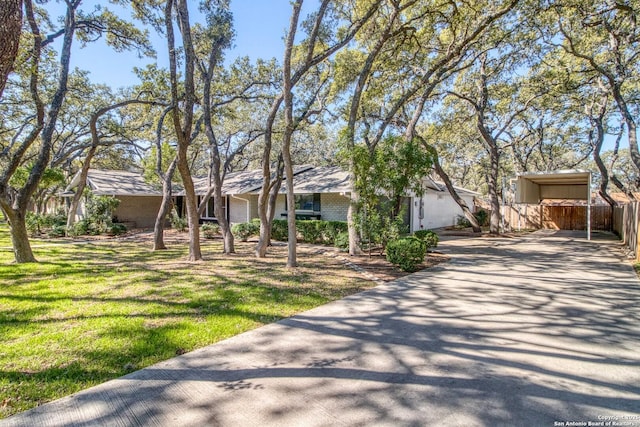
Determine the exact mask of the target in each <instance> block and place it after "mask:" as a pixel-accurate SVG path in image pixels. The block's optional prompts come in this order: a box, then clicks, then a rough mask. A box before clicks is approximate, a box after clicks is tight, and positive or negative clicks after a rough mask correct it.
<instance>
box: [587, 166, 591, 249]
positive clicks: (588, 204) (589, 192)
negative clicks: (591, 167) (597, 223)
mask: <svg viewBox="0 0 640 427" xmlns="http://www.w3.org/2000/svg"><path fill="white" fill-rule="evenodd" d="M587 240H591V172H589V182H588V183H587Z"/></svg>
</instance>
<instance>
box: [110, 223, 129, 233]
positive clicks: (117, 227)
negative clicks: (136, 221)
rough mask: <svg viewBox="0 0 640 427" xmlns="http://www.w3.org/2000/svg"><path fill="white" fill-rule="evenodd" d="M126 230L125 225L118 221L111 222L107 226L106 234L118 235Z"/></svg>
mask: <svg viewBox="0 0 640 427" xmlns="http://www.w3.org/2000/svg"><path fill="white" fill-rule="evenodd" d="M126 232H127V226H126V225H124V224H122V223H119V222H115V223H113V224H110V225H109V226H108V227H107V234H110V235H112V236H119V235H121V234H124V233H126Z"/></svg>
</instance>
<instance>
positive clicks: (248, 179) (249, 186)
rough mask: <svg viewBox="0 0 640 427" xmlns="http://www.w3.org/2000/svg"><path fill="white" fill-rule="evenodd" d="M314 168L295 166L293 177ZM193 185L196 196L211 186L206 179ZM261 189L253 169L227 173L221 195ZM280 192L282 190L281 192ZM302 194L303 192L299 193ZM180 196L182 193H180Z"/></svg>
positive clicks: (199, 179) (260, 178)
mask: <svg viewBox="0 0 640 427" xmlns="http://www.w3.org/2000/svg"><path fill="white" fill-rule="evenodd" d="M313 169H320V168H314V167H313V166H310V165H301V166H297V167H296V168H295V169H294V171H293V176H294V177H297V176H299V175H300V174H304V173H306V172H307V171H310V170H313ZM193 183H194V186H195V189H196V194H206V193H207V191H208V190H209V187H210V186H211V184H210V182H209V178H208V177H201V178H194V179H193ZM261 188H262V170H261V169H255V170H250V171H242V172H231V173H228V174H227V176H225V178H224V183H223V184H222V194H253V193H258V192H259V191H260V189H261ZM281 191H282V190H281ZM300 192H304V191H300ZM180 194H182V193H180Z"/></svg>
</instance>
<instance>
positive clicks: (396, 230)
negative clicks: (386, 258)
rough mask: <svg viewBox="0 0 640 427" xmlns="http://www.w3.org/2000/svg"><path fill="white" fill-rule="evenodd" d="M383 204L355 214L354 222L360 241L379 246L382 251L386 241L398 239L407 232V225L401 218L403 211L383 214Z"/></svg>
mask: <svg viewBox="0 0 640 427" xmlns="http://www.w3.org/2000/svg"><path fill="white" fill-rule="evenodd" d="M385 211H386V212H388V210H385V208H384V206H383V207H381V208H376V209H374V210H372V211H370V212H367V211H361V212H360V213H359V214H358V215H357V216H356V222H357V223H358V224H359V226H360V230H361V234H362V241H363V243H364V244H368V245H369V247H370V248H371V247H373V246H379V247H380V248H381V250H382V251H384V249H385V248H386V246H387V244H388V242H390V241H391V240H396V239H399V238H400V237H401V236H403V235H405V234H406V233H407V232H408V227H407V225H406V224H405V223H404V220H403V216H404V215H403V212H401V213H400V215H398V216H396V217H390V216H389V214H388V213H387V214H385Z"/></svg>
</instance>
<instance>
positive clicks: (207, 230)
mask: <svg viewBox="0 0 640 427" xmlns="http://www.w3.org/2000/svg"><path fill="white" fill-rule="evenodd" d="M200 230H201V231H202V235H203V236H204V238H205V239H213V238H215V237H216V235H218V234H220V226H219V225H218V224H213V223H211V222H205V223H204V224H202V226H201V227H200Z"/></svg>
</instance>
